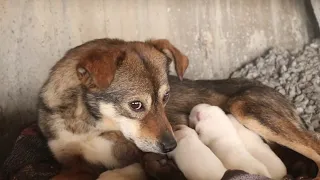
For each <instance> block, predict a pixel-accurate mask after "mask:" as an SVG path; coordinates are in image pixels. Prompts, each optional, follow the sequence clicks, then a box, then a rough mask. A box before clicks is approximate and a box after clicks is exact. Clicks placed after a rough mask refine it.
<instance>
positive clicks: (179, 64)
mask: <svg viewBox="0 0 320 180" xmlns="http://www.w3.org/2000/svg"><path fill="white" fill-rule="evenodd" d="M147 42H148V43H150V44H152V45H153V46H154V47H155V48H156V49H158V50H159V51H161V52H162V53H164V54H165V55H166V56H167V57H168V58H169V59H170V62H171V61H174V64H175V69H176V72H177V75H178V76H179V78H180V80H182V79H183V75H184V73H185V71H186V69H187V67H188V65H189V60H188V57H187V56H185V55H184V54H182V53H181V52H180V51H179V50H178V49H177V48H176V47H174V46H173V45H172V44H171V43H170V42H169V41H168V40H166V39H157V40H149V41H147Z"/></svg>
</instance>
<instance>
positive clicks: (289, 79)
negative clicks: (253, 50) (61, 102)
mask: <svg viewBox="0 0 320 180" xmlns="http://www.w3.org/2000/svg"><path fill="white" fill-rule="evenodd" d="M231 77H245V78H249V79H255V80H258V81H261V82H262V83H263V84H266V85H268V86H271V87H273V88H275V89H276V90H278V91H279V92H280V93H281V94H283V95H286V97H288V99H289V100H291V101H292V102H293V103H294V105H295V106H296V110H297V112H298V113H299V115H300V117H301V118H302V119H303V120H304V122H305V123H306V125H307V127H308V128H309V130H316V131H320V124H319V123H320V122H319V121H320V41H319V40H315V41H314V42H313V43H312V44H310V45H307V46H306V47H305V48H304V49H303V50H295V51H292V52H289V51H287V50H280V49H272V50H270V51H269V52H268V53H267V55H265V56H263V57H259V58H257V59H256V60H255V61H253V62H252V63H249V64H246V65H245V66H244V67H243V68H241V69H239V70H237V71H235V72H234V73H233V74H232V75H231Z"/></svg>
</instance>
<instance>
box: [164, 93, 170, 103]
mask: <svg viewBox="0 0 320 180" xmlns="http://www.w3.org/2000/svg"><path fill="white" fill-rule="evenodd" d="M169 97H170V93H169V91H168V92H166V93H165V94H164V96H163V102H164V103H166V102H167V101H168V100H169Z"/></svg>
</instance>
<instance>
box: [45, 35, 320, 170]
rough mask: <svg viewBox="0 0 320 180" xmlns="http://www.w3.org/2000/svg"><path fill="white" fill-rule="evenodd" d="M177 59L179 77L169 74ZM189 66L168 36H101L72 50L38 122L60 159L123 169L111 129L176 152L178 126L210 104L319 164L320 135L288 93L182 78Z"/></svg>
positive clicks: (52, 78) (149, 148)
mask: <svg viewBox="0 0 320 180" xmlns="http://www.w3.org/2000/svg"><path fill="white" fill-rule="evenodd" d="M172 61H174V63H175V69H176V72H177V74H178V77H174V76H168V71H169V64H170V63H171V62H172ZM187 66H188V59H187V57H186V56H184V55H183V54H182V53H181V52H180V51H179V50H178V49H177V48H175V47H174V46H173V45H172V44H171V43H170V42H169V41H167V40H149V41H146V42H126V41H123V40H118V39H98V40H93V41H90V42H87V43H85V44H83V45H81V46H78V47H76V48H73V49H71V50H69V51H68V52H67V53H66V54H65V56H64V57H63V58H62V59H61V60H60V61H58V62H57V64H56V65H55V66H54V67H53V68H52V71H51V73H50V75H49V78H48V80H47V81H46V83H45V84H44V86H43V87H42V90H41V93H40V98H39V99H40V101H39V105H40V106H39V126H40V128H41V130H42V132H43V133H44V135H45V136H46V137H47V138H48V145H49V147H50V149H51V151H52V152H53V154H54V155H55V157H56V158H57V160H59V161H60V162H61V163H63V164H67V165H71V166H72V164H74V162H75V161H74V159H75V158H79V157H81V158H82V159H84V160H86V161H87V162H89V163H91V164H99V165H103V166H105V167H107V168H112V167H123V166H124V164H122V163H121V162H120V161H119V160H118V158H116V157H115V156H114V151H113V148H114V147H115V145H117V144H116V143H115V142H114V141H113V140H110V139H107V138H105V137H104V133H105V132H108V131H112V130H119V131H121V132H122V133H123V135H124V137H125V138H126V139H128V140H130V141H131V142H133V143H134V144H135V145H136V146H137V147H138V148H139V149H140V150H142V151H144V152H154V153H166V152H169V151H172V150H173V149H174V148H175V147H176V145H177V144H176V141H175V139H174V136H173V132H172V127H171V125H175V124H186V123H187V118H188V115H189V112H190V110H191V109H192V107H194V106H195V105H197V104H200V103H207V104H211V105H216V106H220V107H221V108H223V109H224V110H225V111H226V112H228V113H231V114H233V115H234V116H235V118H236V119H238V120H239V121H240V123H241V124H243V125H244V126H246V127H247V128H249V129H250V130H252V131H254V132H256V133H257V134H259V135H261V136H262V137H263V138H264V139H266V140H267V141H269V142H276V143H278V144H281V145H283V146H286V147H289V148H291V149H293V150H295V151H297V152H299V153H301V154H303V155H305V156H306V157H308V158H310V159H312V160H314V161H315V162H316V163H317V164H318V166H319V165H320V145H319V142H320V140H319V136H318V134H317V133H312V132H309V131H307V130H306V129H305V127H304V126H303V123H302V122H301V120H300V118H299V117H298V115H297V114H296V113H295V111H294V108H293V107H292V105H291V104H290V103H289V102H288V101H287V100H286V98H285V97H283V96H282V95H281V94H279V93H277V92H276V91H274V90H273V89H271V88H268V87H266V86H263V85H261V84H260V83H257V82H252V81H247V80H239V79H229V80H213V81H212V80H199V81H191V80H184V81H182V77H183V74H184V72H185V70H186V68H187ZM169 96H171V98H170V101H169V102H168V99H169ZM167 102H168V103H167ZM169 122H170V123H171V125H170V123H169Z"/></svg>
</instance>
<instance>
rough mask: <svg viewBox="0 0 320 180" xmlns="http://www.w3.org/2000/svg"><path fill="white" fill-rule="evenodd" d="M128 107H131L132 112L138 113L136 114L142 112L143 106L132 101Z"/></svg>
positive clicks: (138, 102)
mask: <svg viewBox="0 0 320 180" xmlns="http://www.w3.org/2000/svg"><path fill="white" fill-rule="evenodd" d="M130 107H131V109H132V110H134V111H138V112H139V111H143V110H144V107H143V104H142V102H140V101H132V102H130Z"/></svg>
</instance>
